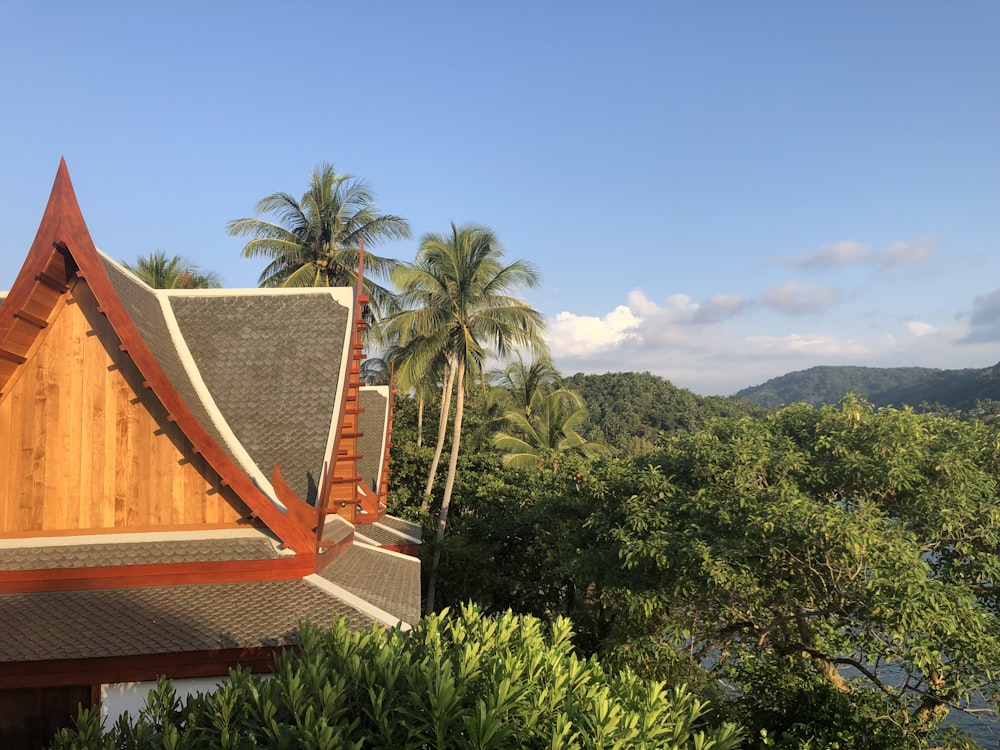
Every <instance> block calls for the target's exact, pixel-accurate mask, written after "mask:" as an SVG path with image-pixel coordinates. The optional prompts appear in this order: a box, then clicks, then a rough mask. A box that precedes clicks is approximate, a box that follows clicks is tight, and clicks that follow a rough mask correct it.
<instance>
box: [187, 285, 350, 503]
mask: <svg viewBox="0 0 1000 750" xmlns="http://www.w3.org/2000/svg"><path fill="white" fill-rule="evenodd" d="M170 300H171V307H172V309H173V311H174V315H175V316H176V318H177V322H178V325H179V326H180V329H181V332H182V334H183V335H184V339H185V342H186V343H187V346H188V348H189V349H190V351H191V354H192V356H193V357H194V360H195V363H196V364H197V366H198V369H199V371H200V373H201V376H202V378H203V379H204V381H205V384H206V385H207V386H208V389H209V391H210V392H211V394H212V397H213V399H214V400H215V403H216V405H217V406H218V408H219V411H220V412H221V413H222V415H223V417H224V418H225V419H226V421H227V423H228V424H229V426H230V427H231V428H232V430H233V433H234V434H235V435H236V438H237V439H238V440H239V441H240V443H241V444H242V445H243V447H244V448H245V449H246V450H247V452H248V453H249V455H250V457H251V458H252V459H253V461H254V463H256V464H257V466H258V467H259V469H260V470H261V472H262V473H263V474H264V476H266V477H270V476H271V473H272V472H273V471H274V467H275V465H277V464H280V465H281V471H282V474H283V475H284V477H285V480H286V481H287V482H288V484H289V486H290V487H291V488H292V489H293V490H295V492H296V493H297V494H298V495H299V496H300V497H302V498H305V499H306V500H307V501H308V502H315V497H316V492H317V486H318V484H319V482H320V478H321V474H322V471H323V462H324V459H325V454H326V448H327V438H328V436H329V434H330V426H331V423H332V421H333V411H334V405H335V403H336V398H337V388H338V385H339V383H340V366H341V358H342V356H343V351H344V343H345V336H346V335H347V324H348V321H349V317H350V316H349V310H348V309H347V308H346V307H344V306H343V305H341V304H339V303H338V302H337V301H336V300H334V299H333V298H332V297H331V296H329V295H322V294H298V295H296V294H287V295H275V294H271V295H265V294H253V292H251V291H247V293H246V294H241V295H238V296H237V295H231V294H229V295H209V294H206V295H183V296H182V295H177V296H171V298H170Z"/></svg>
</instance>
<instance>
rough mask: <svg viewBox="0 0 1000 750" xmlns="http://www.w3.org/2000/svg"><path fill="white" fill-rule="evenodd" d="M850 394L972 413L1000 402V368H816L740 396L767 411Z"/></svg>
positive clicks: (883, 403)
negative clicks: (988, 402)
mask: <svg viewBox="0 0 1000 750" xmlns="http://www.w3.org/2000/svg"><path fill="white" fill-rule="evenodd" d="M846 393H856V394H858V395H859V396H864V397H865V398H867V399H868V400H869V401H871V402H872V403H873V404H875V405H876V406H904V405H905V406H913V407H918V406H920V405H921V404H932V405H941V406H945V407H948V408H949V409H960V410H963V411H964V410H968V409H972V408H974V407H975V406H976V402H977V401H985V400H992V401H1000V364H996V365H993V366H992V367H984V368H981V369H972V368H968V369H963V370H938V369H933V368H929V367H829V366H822V367H811V368H809V369H808V370H799V371H797V372H790V373H788V374H786V375H782V376H780V377H777V378H772V379H771V380H768V381H767V382H766V383H762V384H761V385H756V386H753V387H751V388H744V389H743V390H741V391H739V392H737V393H736V397H738V398H744V399H746V400H747V401H750V402H751V403H754V404H757V405H759V406H764V407H767V408H775V407H778V406H781V405H782V404H791V403H796V402H800V401H803V402H805V403H808V404H813V405H820V404H834V403H837V402H838V401H840V399H841V398H843V396H844V394H846Z"/></svg>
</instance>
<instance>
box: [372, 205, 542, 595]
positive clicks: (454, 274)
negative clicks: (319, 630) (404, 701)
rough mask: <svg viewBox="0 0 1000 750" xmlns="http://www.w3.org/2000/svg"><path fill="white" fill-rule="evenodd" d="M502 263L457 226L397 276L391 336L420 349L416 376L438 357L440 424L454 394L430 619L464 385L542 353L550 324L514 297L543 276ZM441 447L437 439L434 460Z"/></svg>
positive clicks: (491, 248) (487, 244)
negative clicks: (493, 367) (493, 362)
mask: <svg viewBox="0 0 1000 750" xmlns="http://www.w3.org/2000/svg"><path fill="white" fill-rule="evenodd" d="M502 258H503V249H502V248H501V247H500V244H499V242H498V241H497V238H496V236H495V235H494V234H493V231H492V230H490V229H488V228H486V227H482V226H474V225H470V226H464V227H461V228H459V227H457V226H455V224H452V225H451V233H450V234H449V235H444V234H427V235H424V237H423V239H422V240H421V242H420V249H419V250H418V251H417V257H416V260H415V261H414V262H413V263H412V264H406V265H400V266H399V267H398V268H397V270H396V271H395V272H394V273H393V276H392V278H393V282H394V283H395V286H396V288H397V289H399V303H400V307H401V311H400V312H398V313H397V314H395V315H394V316H393V318H392V319H391V320H390V321H389V329H390V331H393V332H394V333H395V335H397V336H398V340H399V341H400V343H401V344H403V345H406V344H407V343H408V342H416V344H417V345H416V346H415V347H414V349H413V357H414V366H415V368H416V369H417V370H419V369H421V368H422V367H429V365H430V363H431V362H432V361H434V359H436V358H439V357H443V359H444V362H445V372H444V378H443V380H444V383H445V385H444V390H443V392H442V396H443V398H442V404H441V410H442V414H443V415H445V416H443V417H442V419H447V414H448V411H449V409H450V396H451V393H452V390H454V393H455V416H454V422H453V424H452V435H451V455H450V457H449V461H448V474H447V478H446V480H445V487H444V494H443V496H442V499H441V511H440V514H439V516H438V522H437V530H436V534H435V541H436V542H437V545H436V548H435V550H434V557H433V560H432V563H431V571H430V577H429V583H428V587H427V612H433V611H434V592H435V587H436V580H437V568H438V563H439V561H440V556H441V541H442V540H443V539H444V535H445V530H446V528H447V523H448V512H449V509H450V506H451V495H452V490H453V489H454V486H455V470H456V467H457V464H458V453H459V447H460V444H461V438H462V416H463V411H464V408H465V394H466V387H467V383H468V382H470V381H472V380H474V379H475V378H476V377H477V376H479V375H481V373H482V371H483V369H482V368H483V364H484V361H485V360H486V358H487V357H488V356H497V357H506V356H507V355H508V354H509V352H511V351H512V350H513V349H515V348H518V347H529V348H531V349H532V350H534V351H535V352H538V353H543V352H544V351H545V344H544V342H543V341H542V332H543V330H544V328H545V319H544V318H543V317H542V315H541V314H540V313H539V312H538V311H536V310H535V309H533V308H532V307H531V306H530V305H528V304H527V303H526V302H524V301H523V300H521V299H518V298H517V297H514V296H512V293H513V292H515V291H516V290H518V289H521V288H525V287H536V286H538V284H539V276H538V273H537V271H536V270H535V268H534V267H533V266H532V265H531V264H530V263H528V262H527V261H524V260H516V261H514V262H513V263H510V264H507V265H504V264H503V263H502V262H501V261H502ZM442 432H443V431H442ZM443 444H444V440H443V435H442V434H440V433H439V440H438V446H437V449H436V451H435V455H436V457H437V456H440V453H441V449H442V446H443ZM434 471H436V465H435V466H434V467H432V472H434ZM432 476H433V475H432Z"/></svg>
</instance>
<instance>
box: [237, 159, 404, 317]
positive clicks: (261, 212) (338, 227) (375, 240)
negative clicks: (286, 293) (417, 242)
mask: <svg viewBox="0 0 1000 750" xmlns="http://www.w3.org/2000/svg"><path fill="white" fill-rule="evenodd" d="M256 210H257V216H258V217H260V216H272V217H274V219H275V221H273V222H272V221H266V220H264V219H261V218H245V219H234V220H233V221H230V222H229V223H228V224H227V225H226V231H227V232H229V234H231V235H234V236H241V237H250V238H251V239H250V240H249V241H248V242H247V244H246V245H245V246H244V247H243V257H245V258H256V257H264V258H267V259H268V260H269V261H270V262H269V263H268V265H267V266H266V267H265V268H264V270H263V272H262V273H261V275H260V285H261V286H265V287H274V286H354V285H355V284H356V283H357V276H358V268H359V263H360V256H361V246H362V244H364V245H365V246H366V248H365V255H364V267H365V271H366V272H367V273H368V274H369V275H370V276H372V277H374V278H386V277H388V276H389V275H390V274H391V273H392V270H393V268H395V265H396V262H395V261H394V260H391V259H389V258H385V257H382V256H378V255H374V254H372V253H371V252H369V248H372V247H375V246H377V245H378V244H380V243H382V242H385V241H389V240H398V239H408V238H409V236H410V227H409V224H407V222H406V220H405V219H403V218H401V217H399V216H393V215H391V214H382V213H379V211H378V208H377V207H376V205H375V196H374V194H373V193H372V191H371V189H370V188H369V187H368V185H367V184H365V182H364V181H362V180H358V179H355V178H354V177H353V176H352V175H349V174H337V172H336V171H335V170H334V168H333V166H332V165H330V164H325V163H324V164H321V165H320V166H319V167H318V168H316V169H314V170H313V172H312V177H311V179H310V182H309V187H308V189H307V190H306V192H305V193H304V194H303V196H302V198H301V199H300V200H296V199H295V198H294V197H293V196H291V195H289V194H288V193H271V194H270V195H267V196H265V197H264V198H261V199H260V200H259V201H258V202H257V207H256ZM364 290H365V293H366V294H368V295H369V296H370V297H371V301H372V304H373V306H374V308H375V311H376V312H377V313H379V314H383V313H385V312H386V311H387V310H388V309H389V307H390V305H391V302H392V294H391V293H390V292H389V290H387V289H386V288H385V287H382V286H380V285H379V284H377V283H376V282H375V281H374V280H373V278H365V282H364Z"/></svg>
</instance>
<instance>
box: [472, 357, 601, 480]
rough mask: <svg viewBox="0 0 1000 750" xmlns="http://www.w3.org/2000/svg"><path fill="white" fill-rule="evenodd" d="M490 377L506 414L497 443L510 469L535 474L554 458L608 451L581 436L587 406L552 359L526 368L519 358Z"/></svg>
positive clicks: (493, 392) (501, 419)
mask: <svg viewBox="0 0 1000 750" xmlns="http://www.w3.org/2000/svg"><path fill="white" fill-rule="evenodd" d="M490 376H491V380H492V381H493V382H494V383H495V384H496V385H495V387H494V388H493V389H492V390H491V391H490V394H491V396H492V401H493V402H494V405H495V406H496V407H497V408H498V411H500V412H501V416H500V417H499V419H498V420H496V422H497V424H498V426H499V429H497V430H496V431H495V432H494V434H493V438H492V440H493V445H494V446H495V447H496V448H498V449H500V450H501V451H503V462H504V464H505V465H506V466H513V467H515V468H521V469H530V468H532V467H537V466H539V465H540V464H541V463H542V461H543V460H544V458H545V457H546V456H547V455H551V454H567V453H575V454H577V455H580V456H583V457H585V458H591V457H594V456H598V455H602V454H605V453H607V452H608V449H607V446H605V445H603V444H602V443H596V442H594V441H591V440H587V438H585V437H583V436H582V435H581V434H580V432H579V430H580V429H581V428H582V425H583V424H584V422H585V421H586V419H587V407H586V406H585V405H584V403H583V399H582V398H581V397H580V395H579V394H578V393H576V391H573V390H570V389H569V388H563V387H562V378H561V377H560V376H559V373H558V372H557V371H556V369H555V368H554V367H552V364H551V363H550V362H549V360H548V359H547V358H539V359H536V360H534V361H532V362H531V363H530V364H526V363H525V362H524V360H523V359H522V358H521V356H520V355H518V357H517V358H516V359H514V360H512V361H511V362H509V363H508V364H507V366H506V367H505V368H504V369H503V370H502V371H499V372H498V371H493V372H492V373H490Z"/></svg>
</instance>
